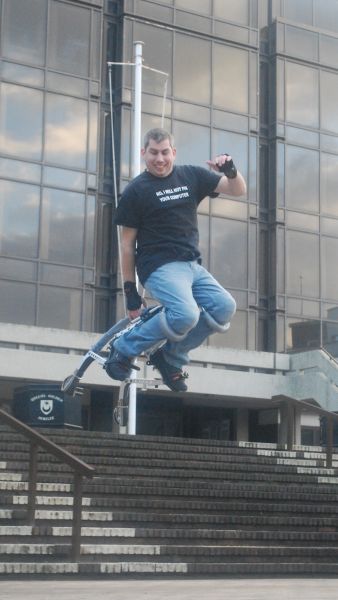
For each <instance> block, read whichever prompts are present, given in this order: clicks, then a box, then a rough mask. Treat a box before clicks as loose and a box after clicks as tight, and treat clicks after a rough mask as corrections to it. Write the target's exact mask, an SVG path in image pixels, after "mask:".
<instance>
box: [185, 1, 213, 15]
mask: <svg viewBox="0 0 338 600" xmlns="http://www.w3.org/2000/svg"><path fill="white" fill-rule="evenodd" d="M176 7H177V8H184V9H185V10H189V11H192V12H199V13H203V14H204V15H210V10H211V0H176Z"/></svg>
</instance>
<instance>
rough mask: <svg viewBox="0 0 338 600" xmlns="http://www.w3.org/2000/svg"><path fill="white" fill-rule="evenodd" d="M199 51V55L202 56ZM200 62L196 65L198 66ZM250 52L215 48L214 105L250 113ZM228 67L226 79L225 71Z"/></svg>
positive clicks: (221, 47) (215, 46)
mask: <svg viewBox="0 0 338 600" xmlns="http://www.w3.org/2000/svg"><path fill="white" fill-rule="evenodd" d="M200 52H201V50H199V52H198V55H200ZM198 62H199V61H196V64H197V66H198ZM248 62H249V61H248V52H246V51H245V50H239V49H237V48H232V47H230V46H225V45H220V44H214V46H213V84H212V85H213V104H215V105H216V106H218V107H219V108H224V109H226V110H230V111H234V112H244V113H247V112H249V107H248V74H249V65H248ZM225 65H226V77H225V76H224V69H225Z"/></svg>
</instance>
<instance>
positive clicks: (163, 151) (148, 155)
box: [141, 139, 176, 177]
mask: <svg viewBox="0 0 338 600" xmlns="http://www.w3.org/2000/svg"><path fill="white" fill-rule="evenodd" d="M141 153H142V156H143V158H144V161H145V163H146V167H147V169H148V171H149V173H151V174H152V175H155V177H167V175H170V173H171V171H172V170H173V168H174V162H175V156H176V149H175V148H172V147H171V145H170V141H169V140H163V141H162V142H159V143H157V142H155V140H152V139H151V140H150V141H149V144H148V146H147V148H145V149H144V148H142V151H141Z"/></svg>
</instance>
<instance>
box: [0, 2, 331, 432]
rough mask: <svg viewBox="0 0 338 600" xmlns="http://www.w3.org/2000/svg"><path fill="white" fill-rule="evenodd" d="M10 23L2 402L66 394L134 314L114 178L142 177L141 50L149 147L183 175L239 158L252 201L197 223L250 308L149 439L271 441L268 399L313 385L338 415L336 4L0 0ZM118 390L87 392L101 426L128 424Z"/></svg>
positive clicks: (142, 404) (201, 359)
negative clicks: (68, 384) (158, 130)
mask: <svg viewBox="0 0 338 600" xmlns="http://www.w3.org/2000/svg"><path fill="white" fill-rule="evenodd" d="M323 5H325V10H323ZM0 10H1V38H0V39H1V42H0V43H1V48H0V50H1V81H0V94H1V103H0V177H1V180H0V206H1V212H0V215H1V217H0V297H1V302H0V354H1V352H2V353H3V361H2V362H3V364H2V367H1V372H0V377H1V379H0V395H1V398H2V401H5V402H9V401H11V400H12V398H13V394H15V389H16V388H17V387H20V386H22V385H28V384H32V383H40V384H41V383H44V382H49V383H58V382H60V381H62V380H63V378H64V376H66V375H67V374H68V372H69V371H71V370H72V368H73V365H74V364H75V362H76V360H78V355H79V354H81V352H82V351H84V350H86V348H87V345H88V343H89V342H91V340H92V339H94V338H95V334H94V333H92V332H101V331H105V330H106V329H107V328H108V327H109V326H110V325H111V323H112V322H114V321H115V320H116V318H117V317H118V316H119V315H120V314H121V312H122V298H121V281H120V276H119V262H118V244H117V236H116V231H115V229H114V227H113V226H112V218H113V213H114V206H115V201H116V198H115V197H114V196H115V194H114V184H113V174H114V170H115V172H116V175H117V180H116V182H117V193H118V194H119V193H120V192H121V191H122V190H123V188H124V186H125V185H126V184H127V182H128V181H129V180H130V178H131V175H132V171H131V168H132V165H131V148H132V143H133V132H132V116H133V66H132V65H131V64H128V63H132V62H133V48H134V45H135V42H136V41H141V42H142V43H143V59H144V69H143V93H142V130H143V132H145V131H146V130H147V129H149V128H150V127H153V126H160V125H162V124H163V125H164V127H166V128H167V129H169V130H171V131H172V132H173V134H174V138H175V144H176V146H177V149H178V158H177V162H179V163H192V164H198V165H201V166H205V161H206V160H207V159H208V158H209V157H211V156H213V155H215V154H217V153H219V152H229V153H231V154H232V156H233V157H234V160H235V162H236V164H237V165H238V167H239V169H240V171H241V172H242V173H243V175H244V176H245V178H246V181H247V186H248V192H247V197H246V198H239V199H234V198H224V197H220V198H217V199H213V200H210V199H208V198H206V199H205V200H204V201H203V203H202V204H201V205H200V209H199V225H200V235H201V240H200V243H201V250H202V256H203V261H204V264H205V265H206V266H207V268H209V269H210V270H211V272H212V273H213V274H214V275H215V276H216V278H217V279H218V280H219V281H220V282H221V283H222V284H223V285H224V286H225V287H226V288H227V289H229V291H231V293H232V294H233V295H234V297H235V298H236V302H237V306H238V310H237V313H236V315H235V317H234V319H233V323H232V326H231V329H230V331H229V332H228V333H227V334H226V336H222V335H220V334H216V335H214V336H212V337H211V338H210V339H209V340H208V343H207V345H206V346H204V347H203V349H202V350H198V351H196V353H195V354H194V355H193V362H192V367H191V370H192V375H191V388H190V391H189V393H188V394H187V396H186V397H185V399H181V398H177V399H176V404H175V403H174V402H173V399H172V394H169V393H166V392H165V391H164V390H160V391H159V392H158V393H157V392H155V391H154V390H147V391H146V392H141V391H140V393H139V398H138V404H139V417H138V431H139V432H141V433H142V432H145V433H150V432H154V433H156V432H159V433H160V432H162V433H163V432H167V433H168V432H170V433H176V434H179V435H192V436H194V435H196V436H198V435H213V436H216V437H228V438H231V439H236V437H237V438H238V437H239V436H242V437H243V438H247V439H249V438H250V439H257V438H259V436H261V437H262V438H263V439H265V440H267V441H273V440H272V439H270V438H276V436H278V431H277V430H278V421H279V417H278V414H277V413H278V411H277V412H276V410H275V409H272V408H271V406H270V405H269V400H271V397H272V396H273V395H274V394H277V395H278V393H282V392H285V393H290V394H291V393H292V394H294V395H296V396H297V397H303V398H306V397H309V393H310V392H309V390H311V391H312V392H313V389H314V388H313V385H314V383H313V381H312V380H311V377H312V374H313V372H314V370H315V372H316V373H318V381H317V379H316V380H315V387H316V386H317V387H318V389H317V388H316V392H313V393H312V395H314V396H315V400H316V401H317V402H318V403H320V404H322V405H323V406H326V407H328V408H331V409H333V410H338V400H337V399H336V383H335V381H336V367H335V363H334V361H332V360H331V359H330V358H329V356H328V355H327V354H326V352H324V351H323V350H319V349H323V348H324V349H325V350H326V351H327V352H328V353H329V354H330V355H333V356H335V355H337V354H338V337H337V336H338V308H337V305H338V283H337V278H336V277H335V264H336V262H337V261H336V258H338V208H336V206H335V205H336V201H335V200H336V195H337V191H336V190H337V189H338V111H337V106H338V58H337V57H338V51H337V50H338V0H324V2H323V0H321V2H319V0H297V2H293V1H292V0H237V1H236V2H230V1H228V0H105V1H104V0H87V1H82V0H72V1H70V0H69V1H68V0H25V2H22V0H0ZM108 62H110V63H113V66H112V67H111V82H112V89H111V92H112V95H110V86H109V78H108V66H107V63H108ZM116 63H119V64H116ZM111 102H112V105H113V123H112V121H111ZM112 125H113V126H112ZM112 131H113V132H114V135H113V140H112ZM112 142H114V148H115V153H113V152H112ZM114 157H115V160H113V158H114ZM309 351H310V353H309ZM304 352H306V353H307V354H306V356H305V355H304V356H303V358H299V357H300V356H301V355H302V353H304ZM316 352H317V354H316ZM323 356H324V358H323ZM323 360H324V362H323ZM325 360H326V361H327V365H329V367H328V371H327V369H326V362H325ZM297 361H298V362H297ZM302 361H303V362H302ZM304 364H305V365H307V367H304ZM42 365H43V367H42ZM295 365H298V366H295ZM301 365H303V366H301ZM201 369H203V371H201ZM297 369H300V370H302V369H303V370H304V369H305V370H306V369H308V370H309V373H310V372H311V376H310V378H309V379H308V380H307V383H305V384H304V383H303V384H302V383H301V380H299V381H298V380H297V383H295V381H296V380H295V378H296V379H297V377H298V374H297V373H298V372H297ZM216 372H217V376H216V377H215V373H216ZM323 373H324V374H323ZM247 374H248V375H249V376H248V378H247V379H246V375H247ZM264 376H266V377H267V378H270V379H269V383H268V380H267V379H265V380H264ZM200 377H203V382H206V384H205V385H206V388H205V389H204V387H205V386H204V383H203V385H202V386H201V385H200V383H198V381H199V378H200ZM282 377H284V379H280V378H282ZM325 377H326V379H325ZM263 380H264V383H263ZM270 380H271V381H270ZM324 380H325V384H323V385H322V386H321V385H320V383H321V382H322V381H324ZM291 381H292V383H290V382H291ZM310 381H311V385H310ZM240 384H241V385H240ZM302 385H303V388H302ZM201 390H203V391H201ZM117 391H118V389H117V385H116V383H115V382H112V381H107V377H104V375H103V374H102V373H101V372H100V373H98V372H96V371H95V373H94V374H93V375H88V379H87V380H86V381H85V394H84V398H83V402H82V411H83V424H84V426H85V427H90V428H93V429H95V428H102V427H107V428H108V429H109V427H111V418H110V416H109V415H110V414H111V406H112V404H114V403H116V397H117ZM158 398H160V399H161V401H160V402H159V401H158ZM167 398H170V400H168V401H167ZM262 411H270V412H262ZM107 415H108V416H107ZM305 420H306V419H305V417H304V423H305ZM107 423H108V425H107ZM169 423H170V425H169ZM208 423H209V424H208ZM270 425H271V426H270ZM317 426H318V423H317V424H315V425H313V427H315V428H317ZM311 427H312V425H309V426H307V425H304V435H305V433H306V431H308V433H309V429H311ZM306 428H307V429H306ZM271 432H273V433H271ZM276 432H277V433H276ZM316 435H317V434H316ZM269 436H270V437H269ZM268 437H269V439H267V438H268Z"/></svg>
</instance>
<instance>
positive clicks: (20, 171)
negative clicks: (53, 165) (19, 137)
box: [0, 158, 41, 183]
mask: <svg viewBox="0 0 338 600" xmlns="http://www.w3.org/2000/svg"><path fill="white" fill-rule="evenodd" d="M0 176H1V177H11V178H13V179H21V180H22V181H30V182H32V183H40V180H41V167H40V165H35V164H34V163H29V162H21V161H19V160H11V159H9V158H0Z"/></svg>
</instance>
